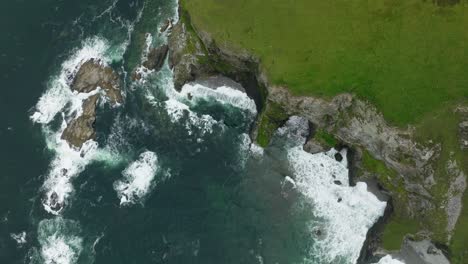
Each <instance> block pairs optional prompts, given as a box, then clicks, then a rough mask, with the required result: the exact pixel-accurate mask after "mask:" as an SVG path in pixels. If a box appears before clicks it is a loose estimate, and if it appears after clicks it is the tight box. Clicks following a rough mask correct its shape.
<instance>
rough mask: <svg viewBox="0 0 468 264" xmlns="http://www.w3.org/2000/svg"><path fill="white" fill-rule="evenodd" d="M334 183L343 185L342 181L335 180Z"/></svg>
mask: <svg viewBox="0 0 468 264" xmlns="http://www.w3.org/2000/svg"><path fill="white" fill-rule="evenodd" d="M333 183H334V184H336V185H341V181H337V180H335V181H333Z"/></svg>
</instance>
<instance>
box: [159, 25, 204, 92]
mask: <svg viewBox="0 0 468 264" xmlns="http://www.w3.org/2000/svg"><path fill="white" fill-rule="evenodd" d="M187 26H190V25H185V23H177V24H176V25H174V26H173V28H172V32H171V34H170V35H169V38H168V44H169V67H171V69H173V71H174V87H175V88H176V89H177V90H180V89H181V88H182V86H183V85H184V84H185V83H187V82H191V81H194V80H195V79H196V78H198V77H202V76H203V75H202V74H201V73H203V72H205V73H207V72H213V69H212V68H211V67H210V66H209V65H208V64H203V63H200V58H201V57H206V56H207V54H206V52H205V50H204V46H203V44H202V43H201V41H200V40H199V39H198V37H196V36H194V35H193V34H191V31H188V30H187Z"/></svg>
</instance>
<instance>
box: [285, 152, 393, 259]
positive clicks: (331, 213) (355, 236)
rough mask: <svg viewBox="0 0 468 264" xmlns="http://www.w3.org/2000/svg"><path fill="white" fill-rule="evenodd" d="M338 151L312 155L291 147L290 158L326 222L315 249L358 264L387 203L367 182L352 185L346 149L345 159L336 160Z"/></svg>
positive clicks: (302, 188)
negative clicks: (335, 156)
mask: <svg viewBox="0 0 468 264" xmlns="http://www.w3.org/2000/svg"><path fill="white" fill-rule="evenodd" d="M335 153H337V151H336V150H331V151H330V152H328V153H317V154H310V153H307V152H305V151H304V150H303V149H302V146H300V145H299V146H295V147H292V148H290V149H289V150H288V161H289V163H290V165H291V167H292V169H293V171H294V176H295V184H296V186H297V189H298V190H299V191H300V192H301V193H302V194H303V195H304V196H305V197H306V198H307V199H308V200H309V201H310V202H311V203H312V204H313V206H314V212H313V213H314V215H315V216H316V217H317V218H319V219H321V220H320V222H324V223H325V224H324V225H323V227H322V228H323V229H324V230H320V231H321V232H320V233H322V234H324V235H323V238H321V239H317V241H316V243H315V244H314V246H313V248H312V251H311V252H313V254H317V253H319V254H320V255H321V256H324V257H325V259H324V262H327V263H329V262H333V261H337V260H338V259H342V258H346V259H348V260H349V262H350V263H355V262H356V260H357V258H358V257H359V252H360V250H361V247H362V245H363V243H364V241H365V239H366V234H367V231H368V229H369V228H370V227H371V226H372V225H373V224H374V223H375V221H376V220H377V219H378V218H379V217H380V216H381V215H382V214H383V212H384V210H385V206H386V203H385V202H381V201H379V200H378V199H377V197H375V196H374V195H373V194H372V193H370V192H368V191H367V186H366V184H365V183H357V184H356V186H355V187H350V186H349V184H348V169H347V165H346V163H347V161H346V152H345V151H343V152H341V155H342V156H343V160H342V161H341V162H338V161H336V160H335V158H334V157H333V156H334V154H335ZM313 228H315V229H316V228H317V226H316V225H315V224H314V227H313Z"/></svg>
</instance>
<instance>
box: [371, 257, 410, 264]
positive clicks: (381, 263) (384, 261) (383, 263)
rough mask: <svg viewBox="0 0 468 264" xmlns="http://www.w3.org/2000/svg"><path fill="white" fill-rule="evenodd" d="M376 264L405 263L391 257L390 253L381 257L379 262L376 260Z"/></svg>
mask: <svg viewBox="0 0 468 264" xmlns="http://www.w3.org/2000/svg"><path fill="white" fill-rule="evenodd" d="M376 264H405V263H404V262H402V261H400V260H398V259H394V258H392V256H390V255H386V256H385V257H383V258H381V259H380V260H379V262H377V263H376Z"/></svg>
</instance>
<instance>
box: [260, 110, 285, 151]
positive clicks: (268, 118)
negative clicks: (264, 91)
mask: <svg viewBox="0 0 468 264" xmlns="http://www.w3.org/2000/svg"><path fill="white" fill-rule="evenodd" d="M287 119H288V115H287V114H286V113H285V111H284V110H283V108H282V107H281V106H280V105H279V104H276V103H273V102H269V103H268V104H267V105H266V107H265V109H264V110H263V112H262V113H261V114H260V118H259V125H258V135H257V143H258V144H259V145H260V146H261V147H266V146H268V144H269V143H270V140H271V138H272V137H273V135H274V133H275V131H276V130H277V129H278V128H279V127H280V126H281V125H282V124H283V123H284V122H285V121H286V120H287Z"/></svg>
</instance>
